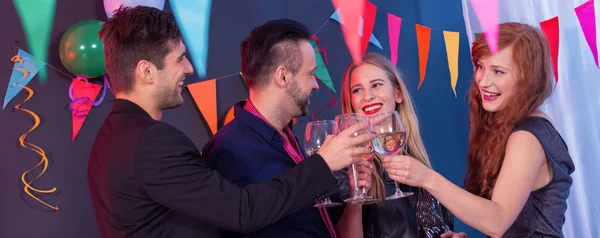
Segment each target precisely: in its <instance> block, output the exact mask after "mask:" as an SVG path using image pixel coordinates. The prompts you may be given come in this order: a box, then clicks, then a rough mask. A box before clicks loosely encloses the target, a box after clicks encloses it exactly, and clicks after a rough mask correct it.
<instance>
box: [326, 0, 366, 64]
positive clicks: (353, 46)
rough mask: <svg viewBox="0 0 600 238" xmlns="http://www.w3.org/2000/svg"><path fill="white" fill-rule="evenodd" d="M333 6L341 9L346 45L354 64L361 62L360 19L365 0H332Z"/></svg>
mask: <svg viewBox="0 0 600 238" xmlns="http://www.w3.org/2000/svg"><path fill="white" fill-rule="evenodd" d="M332 1H333V6H334V7H335V8H336V9H338V10H339V15H340V20H342V21H343V24H340V25H341V27H342V32H343V33H344V41H345V42H346V47H348V51H350V55H351V56H352V61H353V62H354V64H359V63H360V61H361V60H360V58H361V54H360V53H361V49H360V38H359V31H360V29H361V28H360V19H361V16H362V13H363V8H364V5H365V0H332Z"/></svg>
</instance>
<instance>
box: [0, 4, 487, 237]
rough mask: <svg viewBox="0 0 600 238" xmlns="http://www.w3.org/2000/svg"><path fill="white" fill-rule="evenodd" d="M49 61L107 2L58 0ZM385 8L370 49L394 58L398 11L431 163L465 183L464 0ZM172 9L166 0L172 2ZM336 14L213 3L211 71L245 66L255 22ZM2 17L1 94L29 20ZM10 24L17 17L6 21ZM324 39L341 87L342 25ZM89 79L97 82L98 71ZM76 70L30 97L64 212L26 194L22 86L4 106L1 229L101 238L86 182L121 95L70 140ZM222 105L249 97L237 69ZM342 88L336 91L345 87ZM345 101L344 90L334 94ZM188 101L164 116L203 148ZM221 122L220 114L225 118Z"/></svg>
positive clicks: (221, 92)
mask: <svg viewBox="0 0 600 238" xmlns="http://www.w3.org/2000/svg"><path fill="white" fill-rule="evenodd" d="M57 2H58V3H57V7H56V17H55V21H54V26H53V31H52V38H51V45H50V49H49V60H48V61H49V63H50V64H51V65H53V66H56V67H57V68H59V69H60V70H63V71H65V72H66V70H65V69H64V68H63V66H62V65H61V63H60V60H59V58H58V42H59V40H60V37H61V35H62V33H63V32H64V31H65V30H66V29H67V28H68V27H70V26H71V25H73V24H75V23H77V22H79V21H83V20H89V19H98V20H105V19H106V15H105V13H104V9H103V5H102V1H101V0H95V1H93V3H91V2H92V1H78V0H60V1H57ZM372 2H373V3H374V4H376V5H377V6H378V11H377V14H378V15H377V19H376V23H375V29H374V34H375V35H376V36H377V38H378V39H379V41H380V42H381V44H382V46H383V48H384V50H380V49H378V48H377V47H375V46H374V45H370V46H369V50H370V51H376V52H380V53H382V54H384V55H388V56H389V46H388V45H389V43H388V34H387V13H388V12H391V13H394V14H395V15H397V16H399V17H401V18H403V23H402V31H401V33H400V43H399V50H398V51H399V60H398V66H399V68H400V69H401V70H402V72H403V73H404V74H405V81H406V82H407V84H408V86H409V88H410V90H411V94H412V97H413V98H414V100H415V102H416V105H417V111H418V114H419V119H420V121H421V125H422V134H423V137H424V140H425V145H426V147H427V149H428V151H429V153H430V156H431V158H432V162H433V166H434V168H435V169H436V170H437V171H439V172H440V173H442V174H443V175H444V176H446V177H447V178H449V179H450V180H451V181H453V182H454V183H455V184H458V185H462V181H463V178H464V174H465V166H466V149H467V142H468V123H467V118H468V108H467V104H466V102H467V97H466V92H467V90H468V85H469V81H470V80H471V76H472V72H471V70H472V66H471V63H470V61H469V60H470V56H469V49H468V48H469V45H468V42H467V38H466V35H465V27H464V21H463V17H462V9H461V1H460V0H452V1H439V0H400V1H383V0H373V1H372ZM166 9H168V6H167V7H166ZM332 13H333V6H332V4H331V1H317V0H310V1H299V0H295V1H281V0H260V1H259V0H255V1H233V0H219V1H213V6H212V15H211V22H210V24H211V28H210V43H209V44H210V50H209V58H208V59H209V62H208V76H209V77H208V78H215V77H220V76H224V75H230V74H235V73H237V72H239V70H240V68H239V63H240V56H239V42H240V41H241V39H242V38H243V37H244V36H246V35H247V34H248V33H249V32H250V30H251V29H252V28H254V27H255V26H258V25H260V24H262V23H263V22H265V21H267V20H270V19H276V18H290V19H294V20H298V21H301V22H303V23H305V24H306V25H307V26H308V27H309V28H310V29H311V30H312V31H313V32H315V31H316V30H317V29H318V28H319V27H320V26H322V25H323V23H324V22H325V21H326V20H327V19H328V18H329V16H330V15H331V14H332ZM0 15H1V16H2V18H3V19H4V20H5V22H7V23H5V24H4V25H3V28H2V29H3V30H2V34H0V39H1V40H0V42H3V43H4V44H5V47H4V49H5V50H3V51H2V55H1V57H2V59H6V61H5V63H3V64H2V65H3V67H0V88H1V90H0V92H1V93H2V95H4V92H5V87H6V85H7V84H8V80H9V77H10V73H11V67H12V63H11V62H9V61H8V60H9V59H10V57H11V56H12V55H14V54H15V50H14V49H11V48H10V42H12V41H15V40H16V41H18V42H19V46H20V47H22V48H24V49H26V50H27V45H26V40H25V36H24V33H23V30H22V26H21V25H20V24H19V21H18V15H17V13H16V11H15V8H14V5H13V4H12V1H1V3H0ZM8 22H10V23H12V24H8ZM415 23H419V24H422V25H426V26H428V27H431V28H432V31H431V49H430V55H429V63H428V70H427V74H426V75H427V76H426V78H425V82H424V83H423V85H422V87H421V89H420V90H417V85H418V82H419V61H418V51H417V44H416V36H415V27H414V24H415ZM442 30H449V31H458V32H461V36H460V53H459V57H460V59H459V79H458V86H457V88H456V90H457V93H458V96H457V97H456V98H455V97H454V94H453V92H452V89H451V87H450V74H449V71H448V64H447V58H446V50H445V45H444V38H443V35H442ZM318 36H319V37H320V38H321V47H324V48H326V49H327V53H328V59H329V66H328V69H329V72H330V74H331V77H332V79H333V81H334V83H335V85H336V88H338V89H339V87H340V84H341V77H342V74H343V70H344V69H345V67H346V66H347V64H348V63H349V62H350V55H349V53H348V50H347V49H346V47H345V45H344V44H343V42H344V41H343V36H342V34H341V30H340V27H339V24H338V23H336V22H335V21H333V20H329V21H328V22H327V23H326V24H325V25H323V28H322V29H321V30H320V31H319V33H318ZM198 81H201V79H199V78H197V77H196V76H193V77H188V79H187V80H186V83H194V82H198ZM92 82H95V83H98V84H100V83H101V81H100V80H99V79H94V80H92ZM69 83H70V78H68V77H66V76H64V75H62V74H60V73H58V72H57V71H56V70H53V69H48V83H47V84H45V85H42V84H40V83H38V81H37V77H36V78H34V80H32V81H31V83H30V84H29V86H30V87H32V88H33V89H34V90H35V92H36V94H35V96H34V97H33V98H32V99H31V100H30V101H29V102H28V103H27V104H26V105H25V107H26V108H29V109H32V110H33V111H35V112H36V113H37V114H38V115H40V116H41V118H42V124H41V125H40V127H38V129H36V130H35V131H34V132H33V133H32V134H31V135H30V136H29V137H28V141H31V142H33V143H35V144H37V145H39V146H40V147H42V148H43V149H45V150H46V152H47V153H48V154H49V159H50V167H49V169H48V170H47V171H46V173H45V174H44V175H43V176H42V177H41V178H40V179H39V180H38V181H37V182H36V183H35V186H36V187H37V188H42V189H48V188H51V187H57V188H58V189H59V192H58V193H56V194H54V195H49V196H42V198H43V199H44V200H45V201H47V202H49V203H50V204H53V205H58V207H59V208H60V210H59V211H58V212H50V211H48V209H46V208H45V207H43V206H41V205H40V204H39V203H37V202H35V201H33V200H32V199H31V198H29V197H28V196H26V195H24V193H23V189H22V185H21V183H20V176H21V174H22V173H23V172H24V171H25V170H27V169H29V168H31V167H32V166H33V165H35V163H37V162H38V157H37V156H36V155H35V154H34V153H32V152H31V151H28V150H25V149H23V148H21V147H20V146H18V144H17V139H18V137H19V136H20V135H21V134H22V133H23V132H25V131H26V130H28V129H29V128H30V127H31V125H32V120H31V119H30V117H29V115H27V114H25V113H23V112H20V111H16V110H14V109H12V107H13V106H14V104H15V103H16V102H19V101H22V100H23V99H24V98H25V93H20V94H19V95H18V96H17V97H15V99H13V101H12V103H11V104H9V106H8V107H7V108H6V109H5V110H4V111H0V161H1V162H2V165H0V189H1V191H2V195H1V200H0V214H1V215H0V217H1V218H2V219H1V220H0V237H34V236H47V237H98V236H99V234H98V230H97V227H96V223H95V220H94V215H93V210H92V206H91V202H90V197H89V192H88V189H87V182H86V176H85V173H86V167H87V160H88V156H89V152H90V148H91V144H92V142H93V138H94V136H95V133H96V132H97V131H98V129H99V127H100V126H101V124H102V122H103V120H104V118H105V117H106V115H107V114H108V112H109V111H110V108H111V104H112V102H113V100H114V97H113V95H112V94H110V93H108V94H107V99H106V100H105V102H104V103H103V104H102V105H100V106H99V107H95V108H93V109H92V110H91V112H90V113H89V115H88V118H87V120H86V122H85V124H84V125H83V128H82V129H81V132H80V133H79V136H78V137H77V139H76V140H75V141H71V113H70V112H69V111H68V109H67V107H68V104H69V102H70V99H69V97H68V95H67V89H68V87H69ZM321 88H322V90H319V91H318V92H316V93H315V94H314V96H313V98H312V100H311V102H312V105H311V110H316V109H318V108H322V107H323V106H324V105H325V104H326V103H327V102H329V93H328V92H327V91H326V90H325V88H326V87H325V86H324V85H321ZM217 90H218V99H217V100H218V104H219V107H218V110H219V115H220V116H221V118H223V117H224V116H225V114H226V113H227V111H228V109H229V108H230V107H231V106H232V105H233V104H234V103H235V102H237V101H238V100H242V99H244V98H245V97H246V96H247V89H246V87H245V85H244V84H243V82H242V80H241V78H240V77H239V76H232V77H227V78H222V79H219V80H218V83H217ZM338 93H339V91H338ZM336 98H338V99H339V94H337V95H336ZM184 99H185V101H186V103H185V104H184V105H183V106H181V107H179V108H177V109H173V110H171V111H168V112H167V113H166V114H165V116H164V120H165V121H167V122H168V123H171V124H173V125H174V126H176V127H178V128H180V129H181V130H183V131H184V132H185V133H186V134H187V135H188V136H189V137H190V138H191V139H192V140H193V141H194V142H195V143H196V145H197V147H198V148H199V149H201V148H202V146H203V145H204V143H205V142H206V141H208V139H209V137H210V132H209V130H208V127H207V126H206V123H205V122H204V121H203V119H202V116H201V114H200V113H199V112H198V110H197V109H196V107H195V105H194V103H193V101H192V99H191V97H190V96H189V94H188V93H187V91H184ZM340 111H341V108H340V105H339V102H338V104H336V105H335V107H334V108H332V109H331V110H330V111H328V112H327V113H326V114H325V115H324V117H323V118H324V119H331V118H333V117H334V116H335V115H336V114H338V113H340ZM309 120H310V118H309V117H305V118H300V119H299V120H298V124H297V126H296V128H295V132H296V133H297V135H298V137H299V138H302V134H303V130H304V125H305V123H306V122H307V121H309ZM221 123H222V122H221ZM456 230H457V231H466V232H468V234H469V236H470V237H479V236H481V234H479V233H476V232H475V231H474V230H472V229H471V228H469V227H468V226H465V225H464V224H462V223H460V222H458V224H457V225H456Z"/></svg>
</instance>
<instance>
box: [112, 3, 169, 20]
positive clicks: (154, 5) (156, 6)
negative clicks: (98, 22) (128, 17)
mask: <svg viewBox="0 0 600 238" xmlns="http://www.w3.org/2000/svg"><path fill="white" fill-rule="evenodd" d="M121 5H123V6H128V7H135V6H140V5H141V6H148V7H155V8H158V9H160V10H163V8H164V7H165V0H104V11H106V16H108V18H111V17H112V16H113V14H114V11H115V10H117V9H119V7H121Z"/></svg>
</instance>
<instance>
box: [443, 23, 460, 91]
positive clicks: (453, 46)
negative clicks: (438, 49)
mask: <svg viewBox="0 0 600 238" xmlns="http://www.w3.org/2000/svg"><path fill="white" fill-rule="evenodd" d="M459 36H460V34H459V33H458V32H452V31H444V41H446V54H447V55H448V68H449V69H450V85H452V91H454V97H456V83H457V82H458V42H459V41H458V40H459Z"/></svg>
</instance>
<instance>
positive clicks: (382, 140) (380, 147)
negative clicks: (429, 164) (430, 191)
mask: <svg viewBox="0 0 600 238" xmlns="http://www.w3.org/2000/svg"><path fill="white" fill-rule="evenodd" d="M368 121H369V128H370V130H371V132H373V133H375V134H376V137H375V139H374V140H373V147H374V149H375V152H377V153H378V154H381V155H385V156H388V155H393V154H396V153H398V152H399V153H401V154H404V153H405V152H406V129H405V128H404V124H403V123H402V118H401V117H400V114H399V113H398V112H397V111H392V112H387V113H381V114H377V115H374V116H370V117H368ZM394 184H395V185H396V192H395V193H394V195H391V196H389V197H386V198H385V199H386V200H393V199H398V198H403V197H408V196H410V195H413V192H402V190H400V186H399V185H398V182H397V181H395V180H394Z"/></svg>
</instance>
